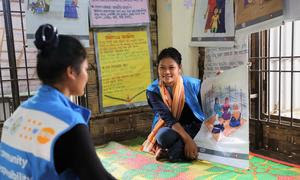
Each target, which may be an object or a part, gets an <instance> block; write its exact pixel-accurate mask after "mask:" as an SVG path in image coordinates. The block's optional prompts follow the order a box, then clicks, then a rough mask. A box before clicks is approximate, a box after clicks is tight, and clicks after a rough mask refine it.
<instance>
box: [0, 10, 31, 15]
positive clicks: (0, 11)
mask: <svg viewBox="0 0 300 180" xmlns="http://www.w3.org/2000/svg"><path fill="white" fill-rule="evenodd" d="M2 12H4V10H0V13H2ZM10 12H11V13H20V12H21V13H24V14H25V11H10Z"/></svg>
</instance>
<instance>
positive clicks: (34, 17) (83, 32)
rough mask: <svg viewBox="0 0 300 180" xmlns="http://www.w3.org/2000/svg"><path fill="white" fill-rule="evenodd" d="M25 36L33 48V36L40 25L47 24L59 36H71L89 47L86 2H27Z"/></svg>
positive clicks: (41, 0)
mask: <svg viewBox="0 0 300 180" xmlns="http://www.w3.org/2000/svg"><path fill="white" fill-rule="evenodd" d="M25 18H26V36H27V40H28V42H27V44H28V46H29V47H34V45H33V41H34V38H35V37H34V34H35V31H36V30H37V29H38V27H39V26H40V25H42V24H45V23H49V24H52V25H53V26H55V27H56V28H57V29H58V33H59V34H65V35H71V36H73V37H75V38H77V39H79V40H80V41H81V42H82V44H83V45H84V46H85V47H89V22H88V1H87V0H27V1H26V16H25Z"/></svg>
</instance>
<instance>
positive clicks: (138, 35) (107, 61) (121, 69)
mask: <svg viewBox="0 0 300 180" xmlns="http://www.w3.org/2000/svg"><path fill="white" fill-rule="evenodd" d="M95 41H96V43H97V44H96V48H97V49H96V51H97V63H98V66H99V67H98V69H99V77H100V85H101V87H100V89H101V96H100V102H101V103H100V104H101V107H100V108H101V109H100V110H101V111H110V110H111V109H118V108H123V107H126V106H131V105H145V104H147V103H146V93H145V91H146V88H147V86H148V85H149V84H150V83H151V79H152V77H151V65H150V51H149V47H150V45H149V40H148V36H147V31H146V30H136V31H124V32H97V33H96V34H95Z"/></svg>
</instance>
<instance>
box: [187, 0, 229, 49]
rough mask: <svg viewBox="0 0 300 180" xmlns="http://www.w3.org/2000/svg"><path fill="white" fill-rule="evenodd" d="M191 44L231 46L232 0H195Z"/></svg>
mask: <svg viewBox="0 0 300 180" xmlns="http://www.w3.org/2000/svg"><path fill="white" fill-rule="evenodd" d="M195 6H196V7H195V14H194V24H193V32H192V41H191V46H201V47H233V45H234V15H233V0H196V5H195Z"/></svg>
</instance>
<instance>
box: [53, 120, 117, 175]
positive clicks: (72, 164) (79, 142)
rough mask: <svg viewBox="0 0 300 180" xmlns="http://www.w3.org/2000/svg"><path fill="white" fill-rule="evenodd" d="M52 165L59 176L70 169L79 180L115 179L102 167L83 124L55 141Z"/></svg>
mask: <svg viewBox="0 0 300 180" xmlns="http://www.w3.org/2000/svg"><path fill="white" fill-rule="evenodd" d="M54 164H55V168H56V171H57V172H58V173H59V174H60V173H62V172H63V171H65V170H67V169H71V170H73V172H74V173H75V174H77V175H78V176H79V178H80V179H115V178H114V177H113V176H112V175H111V174H110V173H108V172H107V171H106V170H105V168H104V167H103V166H102V164H101V162H100V159H99V158H98V156H97V154H96V151H95V148H94V145H93V143H92V141H91V137H90V134H89V130H88V127H87V126H86V125H83V124H79V125H76V126H75V127H73V128H72V129H71V130H70V131H68V132H67V133H65V134H63V135H62V136H61V137H60V138H59V139H58V140H57V142H56V143H55V146H54Z"/></svg>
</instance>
